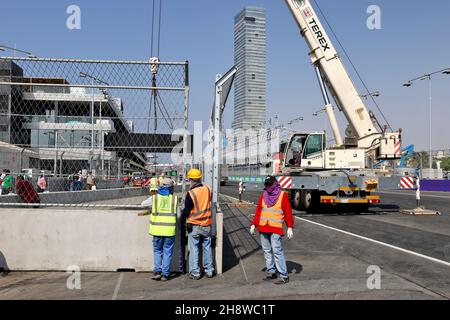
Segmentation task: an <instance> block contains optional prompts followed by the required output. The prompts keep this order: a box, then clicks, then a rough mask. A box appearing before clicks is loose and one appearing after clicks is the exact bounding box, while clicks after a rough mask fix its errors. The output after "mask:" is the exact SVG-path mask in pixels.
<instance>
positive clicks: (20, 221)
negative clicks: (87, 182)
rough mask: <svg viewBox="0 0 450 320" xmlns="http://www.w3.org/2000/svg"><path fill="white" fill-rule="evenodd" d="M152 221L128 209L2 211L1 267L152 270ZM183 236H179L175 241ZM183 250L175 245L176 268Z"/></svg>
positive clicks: (18, 268)
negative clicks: (150, 229)
mask: <svg viewBox="0 0 450 320" xmlns="http://www.w3.org/2000/svg"><path fill="white" fill-rule="evenodd" d="M96 192H98V191H96ZM148 219H149V217H148V216H138V215H137V213H136V211H125V210H89V211H86V210H67V209H62V208H61V209H59V208H55V209H53V210H48V209H35V210H33V209H27V210H25V209H8V210H0V256H3V257H4V262H3V263H2V264H3V265H0V268H4V269H6V270H13V271H14V270H17V271H66V270H67V268H68V267H69V266H73V265H75V266H78V267H79V268H80V270H81V271H117V270H119V269H131V270H133V269H134V270H135V271H152V270H153V254H152V251H153V250H152V248H153V246H152V237H151V236H150V235H149V234H148V227H149V222H148ZM178 230H180V228H178ZM179 240H180V238H179V235H178V236H177V242H176V243H177V244H179V243H180V241H179ZM179 249H180V247H179V245H176V246H175V251H174V255H173V259H172V266H171V270H172V271H174V272H175V271H178V270H179V269H178V256H179V252H180V250H179ZM1 260H3V259H1Z"/></svg>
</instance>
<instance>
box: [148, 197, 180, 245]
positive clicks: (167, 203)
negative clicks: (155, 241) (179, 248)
mask: <svg viewBox="0 0 450 320" xmlns="http://www.w3.org/2000/svg"><path fill="white" fill-rule="evenodd" d="M177 202H178V199H177V196H174V195H172V194H170V195H168V196H162V195H160V194H157V195H155V196H153V199H152V213H151V214H150V228H149V233H150V235H152V236H160V237H173V236H175V235H176V226H177Z"/></svg>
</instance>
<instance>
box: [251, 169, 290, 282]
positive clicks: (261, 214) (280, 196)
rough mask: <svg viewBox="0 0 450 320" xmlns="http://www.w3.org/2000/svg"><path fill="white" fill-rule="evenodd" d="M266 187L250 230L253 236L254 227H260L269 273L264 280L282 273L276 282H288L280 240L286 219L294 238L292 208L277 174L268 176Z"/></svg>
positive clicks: (288, 232) (288, 231) (271, 278)
mask: <svg viewBox="0 0 450 320" xmlns="http://www.w3.org/2000/svg"><path fill="white" fill-rule="evenodd" d="M264 186H265V187H264V192H263V194H262V195H261V197H260V198H259V201H258V206H257V207H256V212H255V217H254V218H253V221H252V226H251V227H250V233H251V234H252V235H254V233H255V227H258V231H259V233H260V235H261V246H262V248H263V251H264V258H265V260H266V267H267V271H266V272H267V276H266V277H265V278H264V280H267V281H270V280H275V279H277V278H278V275H279V276H280V277H279V279H278V280H277V281H276V282H275V284H285V283H288V282H289V275H288V271H287V267H286V260H285V258H284V251H283V245H282V243H281V239H282V237H283V236H284V232H283V222H284V223H286V226H287V228H288V230H287V237H288V239H292V237H293V230H292V228H294V219H293V217H292V208H291V204H290V202H289V197H288V195H287V194H286V193H285V192H284V191H282V190H281V187H280V185H279V184H278V181H277V179H276V178H275V177H273V176H268V177H267V178H266V179H265V181H264Z"/></svg>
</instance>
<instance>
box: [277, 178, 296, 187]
mask: <svg viewBox="0 0 450 320" xmlns="http://www.w3.org/2000/svg"><path fill="white" fill-rule="evenodd" d="M277 180H278V183H279V184H280V186H281V188H282V189H287V188H291V187H292V178H291V177H277Z"/></svg>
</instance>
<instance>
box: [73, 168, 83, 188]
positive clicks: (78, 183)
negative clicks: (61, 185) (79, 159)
mask: <svg viewBox="0 0 450 320" xmlns="http://www.w3.org/2000/svg"><path fill="white" fill-rule="evenodd" d="M74 179H75V180H74V190H75V191H79V190H81V179H82V173H81V170H80V171H78V173H76V174H75V176H74Z"/></svg>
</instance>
